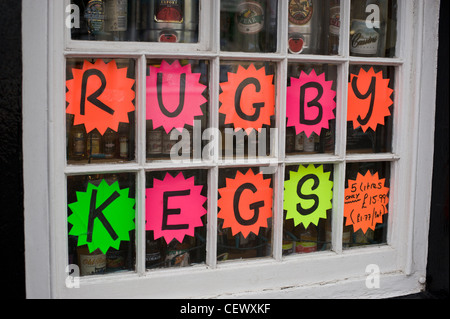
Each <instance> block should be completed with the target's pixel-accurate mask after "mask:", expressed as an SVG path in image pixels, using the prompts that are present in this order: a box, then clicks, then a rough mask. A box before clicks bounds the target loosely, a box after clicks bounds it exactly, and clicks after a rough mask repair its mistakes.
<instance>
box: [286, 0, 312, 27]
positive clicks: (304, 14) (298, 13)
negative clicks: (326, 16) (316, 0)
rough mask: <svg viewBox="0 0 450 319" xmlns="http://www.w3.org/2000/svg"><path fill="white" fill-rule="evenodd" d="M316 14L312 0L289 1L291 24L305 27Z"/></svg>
mask: <svg viewBox="0 0 450 319" xmlns="http://www.w3.org/2000/svg"><path fill="white" fill-rule="evenodd" d="M313 13H314V7H313V3H312V0H289V22H290V23H293V24H297V25H304V24H307V23H308V22H309V20H311V18H312V16H313Z"/></svg>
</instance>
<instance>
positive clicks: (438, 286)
mask: <svg viewBox="0 0 450 319" xmlns="http://www.w3.org/2000/svg"><path fill="white" fill-rule="evenodd" d="M449 4H450V1H448V0H441V12H440V21H441V23H440V24H439V39H440V42H439V52H438V77H437V81H438V84H437V101H436V103H437V104H436V132H435V144H434V145H435V146H434V168H433V192H432V197H431V217H430V234H429V245H428V246H429V247H428V267H427V292H428V293H430V294H431V295H432V296H434V297H447V298H448V294H449V292H448V286H449V277H448V275H449V267H448V265H449V235H448V228H449V227H448V226H449V220H448V205H449V187H448V186H449V179H448V173H449V167H448V166H449V154H448V149H449V139H448V138H449V112H448V111H449V99H448V95H449V90H448V87H449V82H448V74H449V67H448V60H449V51H448V44H449V23H448V16H449Z"/></svg>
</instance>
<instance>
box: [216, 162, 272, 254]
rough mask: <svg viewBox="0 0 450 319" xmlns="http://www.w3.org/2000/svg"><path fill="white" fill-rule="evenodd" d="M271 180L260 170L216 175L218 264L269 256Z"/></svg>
mask: <svg viewBox="0 0 450 319" xmlns="http://www.w3.org/2000/svg"><path fill="white" fill-rule="evenodd" d="M272 180H273V175H270V174H262V173H261V172H260V170H259V168H225V169H221V170H220V171H219V199H218V202H217V205H218V215H217V217H218V227H217V260H218V261H225V260H232V259H246V258H255V257H266V256H271V255H272V245H271V242H272V207H273V181H272Z"/></svg>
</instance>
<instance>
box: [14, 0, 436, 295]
mask: <svg viewBox="0 0 450 319" xmlns="http://www.w3.org/2000/svg"><path fill="white" fill-rule="evenodd" d="M398 2H399V9H398V43H397V47H396V48H397V56H398V57H396V58H359V57H350V56H349V52H348V51H349V50H348V46H347V45H341V46H340V55H339V56H314V55H296V56H293V55H289V54H287V50H286V49H285V48H287V32H286V31H283V30H287V21H288V19H287V1H284V0H280V1H279V19H278V24H279V25H278V51H277V53H268V54H258V53H251V54H250V53H248V54H246V53H235V52H221V51H220V50H219V45H220V44H219V28H218V23H217V21H219V17H220V6H219V1H218V0H217V1H210V0H201V1H200V6H201V19H200V31H199V38H200V42H199V43H198V44H179V45H177V46H173V45H168V44H160V43H127V42H122V43H119V42H110V43H107V42H101V43H99V42H87V41H72V40H70V31H69V30H68V29H67V28H66V27H65V17H66V13H65V6H66V5H67V4H68V3H69V1H68V0H65V1H60V0H40V1H35V0H23V17H22V21H23V22H22V25H23V29H22V37H23V66H24V77H23V79H24V80H23V146H24V148H23V151H24V205H25V211H24V215H25V251H26V253H25V257H26V290H27V297H28V298H96V297H101V298H122V297H126V298H145V297H150V298H196V297H265V298H312V297H313V298H314V297H325V298H327V297H328V298H348V297H350V298H352V297H374V298H376V297H391V296H398V295H404V294H409V293H414V292H418V291H420V290H421V289H423V287H424V286H423V281H422V279H423V278H424V277H425V275H426V257H427V243H428V221H429V211H430V198H431V179H432V162H433V161H432V159H433V149H434V145H433V143H434V109H435V91H436V90H435V88H436V65H437V58H436V52H437V46H438V40H437V30H438V16H439V14H438V13H439V0H426V1H425V0H398ZM341 10H342V11H341V12H342V15H341V21H342V24H341V25H342V26H343V27H342V28H341V37H340V39H341V43H344V44H345V43H348V41H349V38H348V34H349V20H350V17H349V12H350V0H341ZM211 22H212V23H211ZM214 22H216V23H214ZM187 56H189V57H191V58H194V59H206V60H209V61H210V62H211V64H210V65H211V67H210V79H211V80H210V86H209V91H210V92H209V93H210V98H209V101H210V110H218V103H219V102H218V95H219V67H220V60H221V59H227V60H230V59H234V60H248V61H255V60H270V61H273V62H275V63H276V64H277V71H276V72H277V73H276V77H277V79H278V81H277V84H276V85H277V86H276V94H277V95H276V96H277V100H276V114H278V116H277V121H276V126H277V127H281V128H283V127H285V121H284V118H285V112H284V108H283V107H282V106H283V105H284V103H285V92H286V83H285V82H286V81H283V80H281V81H280V80H279V79H286V76H287V64H288V62H290V61H298V62H306V61H307V62H319V63H331V64H336V65H337V66H338V88H337V92H338V94H337V116H336V126H337V128H336V152H335V154H334V155H329V154H318V155H308V156H294V157H293V156H289V157H284V140H285V132H284V131H285V130H280V134H279V136H278V141H277V142H278V147H277V148H276V149H277V150H278V153H276V157H275V158H274V159H270V158H268V159H267V160H266V161H265V162H263V163H262V165H268V164H273V163H276V165H277V167H278V170H277V173H276V175H275V178H274V193H275V194H274V196H275V199H277V200H275V201H274V218H273V219H274V222H273V229H274V238H273V240H274V251H273V258H263V259H255V260H245V261H232V262H226V263H219V264H217V263H216V234H217V204H216V201H217V181H218V170H219V168H220V167H223V166H228V165H234V166H239V165H242V166H252V165H253V164H258V165H261V162H259V163H255V162H252V161H251V160H249V161H247V160H241V161H237V162H236V161H235V162H233V163H230V162H229V161H221V160H219V159H218V158H217V157H214V158H212V159H211V160H210V161H208V162H201V163H197V164H183V163H170V164H169V165H167V163H158V162H156V163H147V162H146V158H145V120H143V119H145V114H143V113H144V112H145V108H144V107H143V106H144V105H145V67H146V58H148V57H152V58H158V57H159V58H168V57H170V58H182V57H187ZM71 57H98V58H102V57H113V58H114V57H115V58H119V57H125V58H133V59H136V62H137V63H136V70H137V72H136V81H137V84H138V85H137V86H136V97H137V99H136V101H137V119H138V121H137V124H136V130H137V143H136V144H137V145H136V150H137V152H136V162H134V163H128V164H121V165H101V164H98V165H90V166H70V165H67V164H66V158H65V156H66V154H65V110H64V108H63V107H62V106H64V105H65V63H66V59H67V58H71ZM352 63H361V64H374V65H388V66H394V67H395V70H396V72H395V92H396V95H395V106H396V107H395V114H394V132H393V136H394V139H393V152H391V153H381V154H355V155H350V154H346V153H345V144H346V133H345V132H346V130H345V127H346V125H347V123H346V108H345V105H346V99H347V93H346V85H347V79H348V69H349V65H350V64H352ZM209 121H210V123H209V125H210V127H218V114H217V111H215V112H210V119H209ZM355 161H356V162H360V161H387V162H390V163H391V194H390V204H389V206H390V211H389V218H388V224H389V225H388V236H387V244H386V245H376V246H369V247H364V248H359V249H350V250H343V248H342V229H343V214H342V211H343V203H344V201H343V198H344V196H343V192H344V183H345V180H344V179H345V166H346V163H348V162H355ZM295 163H322V164H323V163H330V164H333V165H334V185H335V186H334V196H333V215H332V227H333V228H332V229H333V235H332V250H331V251H326V252H318V253H314V254H306V255H295V256H288V257H282V256H281V255H282V254H281V241H282V232H281V230H282V224H283V205H282V196H283V183H284V169H285V166H286V165H289V164H295ZM193 167H196V168H201V169H208V185H209V189H208V203H209V204H208V222H207V258H206V263H205V264H204V265H197V266H193V267H186V268H179V269H162V270H155V271H146V270H145V261H144V253H145V245H144V242H145V230H144V228H143V225H144V222H145V213H144V206H145V205H144V199H145V196H144V195H145V193H144V192H145V172H146V171H148V170H150V169H151V170H162V169H170V168H173V169H181V168H193ZM113 171H114V172H133V173H135V174H136V184H137V185H136V186H137V187H136V189H137V192H136V196H137V205H136V206H137V207H136V208H137V209H136V212H137V213H136V234H137V236H136V238H137V239H136V247H137V263H136V271H134V272H127V273H124V274H112V275H103V276H90V277H82V278H81V282H80V287H79V288H68V287H67V286H66V278H67V273H66V266H67V261H68V258H67V256H68V252H67V249H68V248H67V203H66V189H67V187H66V183H67V182H66V180H67V179H66V177H67V175H72V174H89V173H103V172H113ZM370 264H376V265H378V267H379V268H380V271H381V277H380V288H376V289H368V288H367V287H366V285H365V280H366V273H365V270H366V266H367V265H370Z"/></svg>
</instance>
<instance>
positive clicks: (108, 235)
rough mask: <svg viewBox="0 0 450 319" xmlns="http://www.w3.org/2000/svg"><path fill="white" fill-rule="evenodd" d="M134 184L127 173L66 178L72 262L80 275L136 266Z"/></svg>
mask: <svg viewBox="0 0 450 319" xmlns="http://www.w3.org/2000/svg"><path fill="white" fill-rule="evenodd" d="M135 184H136V183H135V176H134V174H128V173H121V174H96V175H84V176H69V177H68V178H67V202H68V230H69V238H68V244H69V247H68V249H69V264H71V265H77V266H78V268H79V271H80V275H81V276H87V275H98V274H104V273H112V272H118V271H127V270H128V271H130V270H134V269H135V263H136V261H135V243H134V241H135V208H136V207H135V192H136V191H135ZM94 207H96V208H95V209H94Z"/></svg>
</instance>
